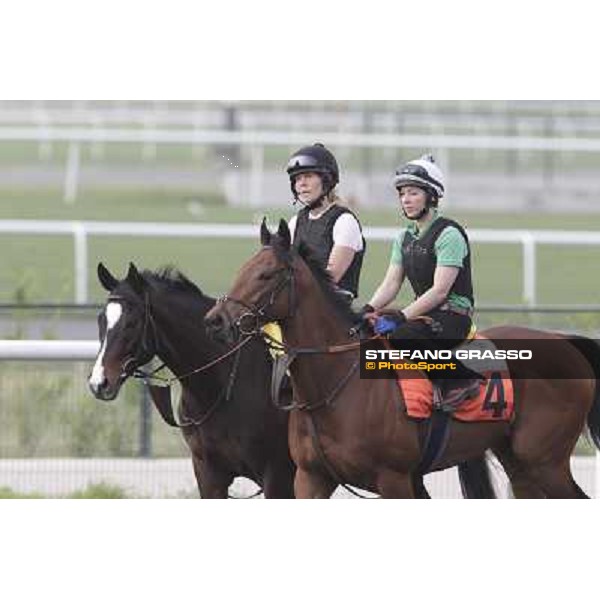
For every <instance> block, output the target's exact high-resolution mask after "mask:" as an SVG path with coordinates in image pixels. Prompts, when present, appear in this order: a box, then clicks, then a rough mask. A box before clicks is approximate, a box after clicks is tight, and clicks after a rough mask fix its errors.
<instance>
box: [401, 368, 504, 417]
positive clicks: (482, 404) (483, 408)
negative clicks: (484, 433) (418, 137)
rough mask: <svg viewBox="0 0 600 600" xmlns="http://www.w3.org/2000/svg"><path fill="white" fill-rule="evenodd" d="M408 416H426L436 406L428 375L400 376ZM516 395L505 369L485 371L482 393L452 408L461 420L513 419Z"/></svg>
mask: <svg viewBox="0 0 600 600" xmlns="http://www.w3.org/2000/svg"><path fill="white" fill-rule="evenodd" d="M397 382H398V385H399V387H400V389H401V391H402V396H403V397H404V403H405V405H406V412H407V413H408V416H409V417H415V418H419V419H427V418H429V417H430V416H431V412H432V410H433V386H432V384H431V382H430V381H429V379H427V378H416V377H415V378H413V377H410V378H398V379H397ZM514 405H515V397H514V391H513V383H512V380H511V378H510V375H509V374H508V372H506V371H503V372H501V371H490V372H487V373H485V380H484V381H482V382H481V385H480V386H479V395H478V396H476V397H474V398H469V399H467V400H465V401H464V402H463V403H462V404H460V406H459V407H458V408H457V409H456V410H455V411H454V412H452V416H453V417H454V418H455V419H458V420H459V421H510V420H511V419H512V416H513V412H514Z"/></svg>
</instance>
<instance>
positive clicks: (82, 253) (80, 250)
mask: <svg viewBox="0 0 600 600" xmlns="http://www.w3.org/2000/svg"><path fill="white" fill-rule="evenodd" d="M73 242H74V254H75V303H76V304H85V303H86V302H87V299H88V297H87V290H88V274H87V263H88V249H87V231H86V229H85V226H84V225H83V223H78V222H75V223H73Z"/></svg>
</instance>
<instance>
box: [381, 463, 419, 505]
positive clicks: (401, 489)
mask: <svg viewBox="0 0 600 600" xmlns="http://www.w3.org/2000/svg"><path fill="white" fill-rule="evenodd" d="M413 478H414V476H411V475H410V474H408V473H398V472H397V471H392V470H391V469H386V470H384V471H381V472H380V473H379V474H378V475H377V490H378V491H379V494H380V496H381V497H382V498H415V497H417V496H416V495H415V490H414V484H413ZM417 481H418V480H417ZM420 481H421V485H422V484H423V480H422V479H421V480H420ZM423 490H425V487H424V486H423ZM420 492H421V493H422V490H420ZM425 493H427V491H426V490H425ZM419 497H420V496H419Z"/></svg>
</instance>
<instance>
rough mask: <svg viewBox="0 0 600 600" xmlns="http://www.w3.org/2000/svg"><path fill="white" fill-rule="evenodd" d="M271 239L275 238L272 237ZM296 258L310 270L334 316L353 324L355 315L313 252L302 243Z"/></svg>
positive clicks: (276, 245)
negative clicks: (298, 257)
mask: <svg viewBox="0 0 600 600" xmlns="http://www.w3.org/2000/svg"><path fill="white" fill-rule="evenodd" d="M273 237H277V236H276V235H274V236H273ZM274 247H275V249H276V251H277V250H278V244H275V245H274ZM295 250H296V252H297V253H298V256H300V258H301V259H302V260H303V261H304V262H305V263H306V265H307V267H308V268H309V269H310V271H311V273H312V274H313V277H314V278H315V280H316V282H317V284H318V285H319V288H320V289H321V291H322V292H323V294H324V296H325V298H327V300H328V301H329V303H330V304H331V306H332V307H333V309H334V310H335V312H336V314H337V315H339V317H340V318H341V319H342V320H343V321H344V322H348V323H354V321H356V313H355V312H354V311H353V310H352V308H351V307H350V306H349V305H348V303H347V302H346V301H345V300H344V298H343V297H342V296H341V295H340V294H339V293H338V292H337V291H336V290H337V287H336V285H335V283H334V281H333V279H332V278H331V274H330V273H329V271H327V270H326V269H325V267H323V265H322V264H321V262H320V261H319V260H318V259H317V257H316V256H315V254H314V252H313V251H312V250H311V249H310V248H309V247H308V246H307V245H306V244H305V243H303V242H301V243H300V244H299V245H298V246H297V247H295ZM279 253H280V254H281V248H280V247H279ZM287 260H288V261H289V258H287Z"/></svg>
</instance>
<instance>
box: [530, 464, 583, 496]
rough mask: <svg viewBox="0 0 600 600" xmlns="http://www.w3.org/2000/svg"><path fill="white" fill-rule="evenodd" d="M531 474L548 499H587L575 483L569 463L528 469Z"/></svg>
mask: <svg viewBox="0 0 600 600" xmlns="http://www.w3.org/2000/svg"><path fill="white" fill-rule="evenodd" d="M530 470H531V474H532V476H533V478H534V479H535V481H536V482H537V483H538V485H539V486H540V487H541V488H542V489H543V490H544V492H545V493H546V496H547V497H548V498H569V499H577V498H588V497H589V496H587V494H586V493H585V492H584V491H583V490H582V489H581V488H580V487H579V486H578V485H577V484H576V483H575V480H574V479H573V475H572V474H571V467H570V465H569V461H568V460H567V461H563V463H562V464H558V465H556V464H544V465H536V466H532V467H531V468H530Z"/></svg>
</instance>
